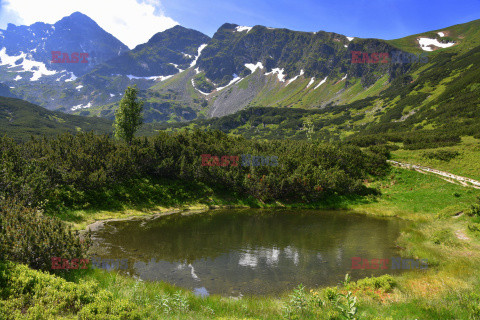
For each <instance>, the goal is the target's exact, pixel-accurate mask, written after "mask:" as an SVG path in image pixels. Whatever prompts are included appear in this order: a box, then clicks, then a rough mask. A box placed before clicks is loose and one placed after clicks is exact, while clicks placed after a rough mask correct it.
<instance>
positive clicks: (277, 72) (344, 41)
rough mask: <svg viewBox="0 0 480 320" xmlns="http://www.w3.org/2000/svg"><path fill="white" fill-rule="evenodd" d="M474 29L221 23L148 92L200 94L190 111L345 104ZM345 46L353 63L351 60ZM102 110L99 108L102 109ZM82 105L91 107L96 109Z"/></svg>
mask: <svg viewBox="0 0 480 320" xmlns="http://www.w3.org/2000/svg"><path fill="white" fill-rule="evenodd" d="M477 28H478V21H473V22H470V23H467V24H462V25H458V26H452V27H448V28H444V29H441V30H436V31H429V32H425V33H422V34H418V35H413V36H409V37H405V38H402V39H396V40H389V41H386V40H381V39H360V38H352V37H346V36H343V35H340V34H335V33H329V32H323V31H319V32H297V31H291V30H287V29H273V28H267V27H263V26H255V27H242V26H238V25H235V24H224V25H223V26H221V27H220V28H219V30H218V31H217V32H216V33H215V35H214V36H213V38H212V40H211V41H210V42H209V44H208V46H207V47H205V48H204V49H203V51H202V53H201V55H200V57H199V59H198V61H197V64H196V65H195V67H194V68H193V67H192V68H190V69H188V70H185V71H184V72H182V73H180V74H178V75H176V76H174V77H172V78H171V79H169V80H168V81H163V82H160V83H158V84H156V85H155V86H153V87H151V88H150V91H155V92H157V93H158V95H160V96H162V95H166V94H167V93H170V95H169V99H164V100H163V101H157V102H158V103H160V102H161V103H168V104H170V105H177V106H181V105H183V106H184V107H185V108H187V107H191V104H190V101H191V100H192V99H197V100H200V101H201V100H206V101H207V103H208V107H202V108H198V107H196V108H197V110H198V111H197V114H198V115H199V116H198V118H209V117H219V116H225V115H229V114H232V113H235V112H237V111H239V110H242V109H244V108H247V107H251V106H257V107H265V106H268V107H296V108H307V109H310V108H313V109H316V108H325V107H326V106H331V105H346V104H350V103H353V102H355V101H359V100H362V99H365V98H368V97H375V96H379V95H381V92H383V91H385V90H386V89H388V88H390V87H391V86H392V85H394V84H395V85H396V83H398V82H395V81H396V80H397V79H403V80H404V81H411V80H412V79H414V78H415V77H417V76H418V73H421V72H423V71H425V70H426V69H428V68H442V62H441V61H442V59H437V58H438V57H439V56H440V55H441V53H442V52H465V51H467V50H468V49H471V48H473V47H475V46H477V45H478V42H477V39H478V29H477ZM476 30H477V31H476ZM353 53H356V55H357V59H358V58H360V63H354V62H353V56H352V54H353ZM358 53H360V57H358ZM365 55H366V57H365ZM382 55H383V57H382ZM363 60H364V61H363ZM355 62H358V61H355ZM408 76H410V77H412V79H410V80H408V79H409V77H408ZM172 96H173V98H172ZM107 109H108V107H102V108H101V110H102V111H101V112H103V113H104V114H108V110H107ZM90 112H91V114H98V111H97V110H96V108H94V109H91V110H90ZM150 120H151V121H153V120H152V119H150Z"/></svg>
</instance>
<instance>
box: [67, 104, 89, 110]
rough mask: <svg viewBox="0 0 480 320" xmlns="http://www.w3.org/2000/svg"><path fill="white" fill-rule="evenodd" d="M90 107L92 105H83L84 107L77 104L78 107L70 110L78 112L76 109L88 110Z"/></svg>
mask: <svg viewBox="0 0 480 320" xmlns="http://www.w3.org/2000/svg"><path fill="white" fill-rule="evenodd" d="M91 106H92V103H91V102H89V103H88V104H87V105H85V106H84V105H81V104H79V105H77V106H73V107H72V108H71V110H72V111H75V110H78V109H88V108H90V107H91Z"/></svg>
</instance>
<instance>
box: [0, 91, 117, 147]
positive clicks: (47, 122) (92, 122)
mask: <svg viewBox="0 0 480 320" xmlns="http://www.w3.org/2000/svg"><path fill="white" fill-rule="evenodd" d="M92 130H93V131H95V132H97V133H110V132H111V131H112V121H110V120H107V119H102V118H86V117H80V116H75V115H69V114H65V113H62V112H57V111H50V110H46V109H44V108H42V107H39V106H37V105H34V104H31V103H29V102H26V101H24V100H20V99H15V98H6V97H0V134H1V135H4V134H6V135H7V136H9V137H10V138H14V139H16V140H22V139H23V140H24V139H28V138H30V136H44V135H45V136H54V135H57V134H60V133H64V132H70V133H75V132H78V131H92Z"/></svg>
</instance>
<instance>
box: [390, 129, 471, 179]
mask: <svg viewBox="0 0 480 320" xmlns="http://www.w3.org/2000/svg"><path fill="white" fill-rule="evenodd" d="M438 150H448V151H457V152H459V153H460V155H459V156H458V157H456V158H454V159H452V160H450V161H441V160H436V159H428V158H426V157H424V156H423V155H424V153H426V152H432V151H438ZM479 159H480V140H478V139H475V138H473V137H462V142H461V143H460V144H458V145H455V146H451V147H443V148H437V149H422V150H403V149H399V150H397V151H394V152H392V160H396V161H400V162H406V163H411V164H417V165H423V166H427V167H432V168H435V169H438V170H442V171H447V172H450V173H453V174H456V175H459V176H463V177H467V178H471V179H475V180H480V161H479Z"/></svg>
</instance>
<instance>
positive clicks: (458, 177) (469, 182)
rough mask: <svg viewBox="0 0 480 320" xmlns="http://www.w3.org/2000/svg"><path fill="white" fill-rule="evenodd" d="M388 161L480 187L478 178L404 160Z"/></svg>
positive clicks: (465, 184) (397, 165)
mask: <svg viewBox="0 0 480 320" xmlns="http://www.w3.org/2000/svg"><path fill="white" fill-rule="evenodd" d="M387 161H388V162H389V163H391V164H392V165H394V166H396V167H399V168H404V169H415V170H416V171H418V172H422V173H425V172H430V173H433V174H436V175H439V176H442V177H444V178H442V179H444V180H445V181H448V182H451V183H455V182H458V183H460V184H461V185H462V186H464V187H472V188H476V189H480V181H477V180H473V179H470V178H465V177H461V176H457V175H455V174H452V173H450V172H445V171H440V170H437V169H432V168H429V167H424V166H419V165H416V164H410V163H402V162H398V161H393V160H387Z"/></svg>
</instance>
